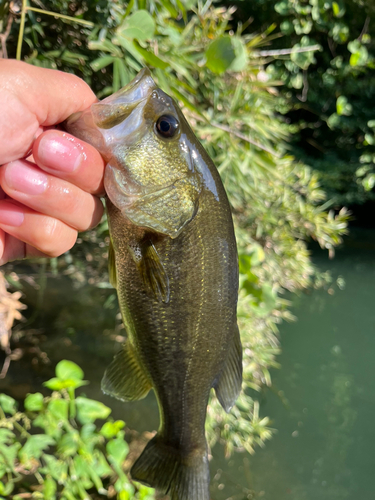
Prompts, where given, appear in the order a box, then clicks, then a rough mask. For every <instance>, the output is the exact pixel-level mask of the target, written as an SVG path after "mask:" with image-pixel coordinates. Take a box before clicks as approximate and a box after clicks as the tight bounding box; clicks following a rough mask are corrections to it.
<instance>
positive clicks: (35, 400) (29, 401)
mask: <svg viewBox="0 0 375 500" xmlns="http://www.w3.org/2000/svg"><path fill="white" fill-rule="evenodd" d="M25 409H26V410H27V411H40V410H43V394H41V393H40V392H36V393H35V394H28V395H27V396H26V399H25Z"/></svg>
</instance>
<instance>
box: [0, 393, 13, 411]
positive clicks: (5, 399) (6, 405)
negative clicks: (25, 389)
mask: <svg viewBox="0 0 375 500" xmlns="http://www.w3.org/2000/svg"><path fill="white" fill-rule="evenodd" d="M0 406H1V408H2V409H3V412H4V413H10V414H11V415H14V414H15V413H16V411H17V403H16V400H15V399H13V398H11V397H10V396H8V395H7V394H0Z"/></svg>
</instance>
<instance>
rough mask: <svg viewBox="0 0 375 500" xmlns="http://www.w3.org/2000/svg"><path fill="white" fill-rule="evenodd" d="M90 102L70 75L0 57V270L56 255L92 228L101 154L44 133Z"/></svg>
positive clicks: (98, 209) (98, 208) (99, 209)
mask: <svg viewBox="0 0 375 500" xmlns="http://www.w3.org/2000/svg"><path fill="white" fill-rule="evenodd" d="M95 101H96V98H95V95H94V94H93V92H92V91H91V89H90V88H89V86H88V85H87V84H86V83H85V82H84V81H83V80H81V79H80V78H77V77H76V76H74V75H71V74H69V73H62V72H60V71H55V70H50V69H44V68H38V67H35V66H31V65H29V64H26V63H22V62H19V61H13V60H4V59H2V60H1V59H0V109H1V113H0V165H2V166H1V167H0V186H1V188H2V189H1V190H0V265H2V264H5V263H6V262H8V261H10V260H14V259H22V258H25V257H36V256H44V257H56V256H58V255H61V254H63V253H64V252H66V251H67V250H69V249H70V248H71V247H72V246H73V245H74V243H75V241H76V238H77V234H78V231H84V230H86V229H89V228H92V227H94V226H95V225H96V224H98V223H99V221H100V219H101V217H102V214H103V205H102V203H101V201H100V199H99V196H101V195H103V194H104V188H103V174H104V167H105V164H104V161H103V159H102V157H101V156H100V154H99V153H98V152H97V151H96V149H95V148H93V147H92V146H91V145H89V144H87V143H85V142H83V141H81V140H78V139H76V138H75V137H73V136H71V135H69V134H67V133H65V132H62V131H59V130H51V127H53V126H55V125H57V124H59V123H61V122H62V121H64V120H65V119H66V118H67V117H68V116H69V115H71V114H72V113H75V112H77V111H83V110H84V109H87V108H88V107H89V106H90V105H91V104H92V103H93V102H95ZM31 153H32V156H31V157H30V156H29V155H30V154H31ZM26 158H27V159H26Z"/></svg>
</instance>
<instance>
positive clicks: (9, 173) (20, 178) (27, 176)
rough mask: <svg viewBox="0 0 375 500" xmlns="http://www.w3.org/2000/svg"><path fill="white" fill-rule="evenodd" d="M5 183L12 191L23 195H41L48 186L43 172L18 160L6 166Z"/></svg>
mask: <svg viewBox="0 0 375 500" xmlns="http://www.w3.org/2000/svg"><path fill="white" fill-rule="evenodd" d="M5 181H6V183H7V184H8V186H9V187H11V188H12V189H14V190H16V191H20V192H21V193H25V194H42V193H44V191H45V190H46V189H47V186H48V178H47V176H46V175H44V174H43V172H38V170H36V169H35V168H33V167H30V166H28V165H26V164H25V163H23V162H22V161H18V160H16V161H13V162H11V163H9V164H8V165H7V167H6V169H5Z"/></svg>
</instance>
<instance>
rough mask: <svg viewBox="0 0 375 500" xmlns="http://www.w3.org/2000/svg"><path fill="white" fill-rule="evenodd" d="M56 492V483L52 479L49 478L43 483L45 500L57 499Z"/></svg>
mask: <svg viewBox="0 0 375 500" xmlns="http://www.w3.org/2000/svg"><path fill="white" fill-rule="evenodd" d="M56 490H57V485H56V482H55V481H54V480H53V479H52V478H51V477H47V478H46V479H45V481H44V483H43V498H44V500H54V499H55V498H56V496H55V493H56Z"/></svg>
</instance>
